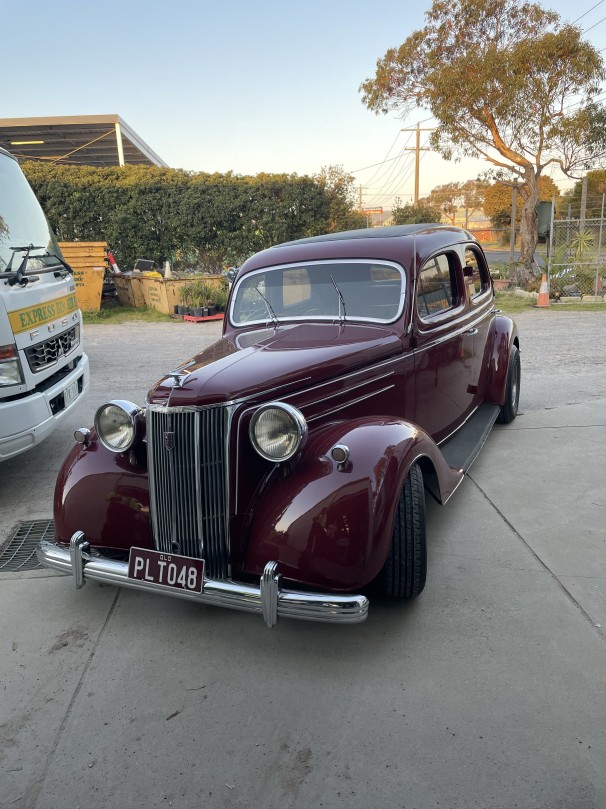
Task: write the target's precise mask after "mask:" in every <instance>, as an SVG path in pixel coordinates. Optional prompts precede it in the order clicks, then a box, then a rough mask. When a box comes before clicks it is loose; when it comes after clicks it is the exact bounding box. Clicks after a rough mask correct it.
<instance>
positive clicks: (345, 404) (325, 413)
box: [307, 385, 395, 422]
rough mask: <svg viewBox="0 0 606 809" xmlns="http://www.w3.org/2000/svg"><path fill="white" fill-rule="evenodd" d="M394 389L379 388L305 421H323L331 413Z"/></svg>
mask: <svg viewBox="0 0 606 809" xmlns="http://www.w3.org/2000/svg"><path fill="white" fill-rule="evenodd" d="M393 388H395V385H387V386H386V387H384V388H380V389H379V390H373V391H371V392H370V393H367V394H365V395H364V396H358V398H357V399H350V400H349V401H347V402H344V403H343V404H342V405H337V406H336V407H332V408H330V409H329V410H325V411H324V412H323V413H318V414H316V415H315V416H310V417H309V418H308V419H307V420H308V421H310V422H311V421H316V419H323V418H325V417H326V416H329V415H330V414H331V413H338V412H339V410H345V408H346V407H351V406H352V405H357V404H359V403H360V402H363V401H365V400H366V399H372V398H373V396H379V394H381V393H386V392H387V391H388V390H392V389H393Z"/></svg>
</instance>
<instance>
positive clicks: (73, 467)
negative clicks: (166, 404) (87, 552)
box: [53, 432, 153, 551]
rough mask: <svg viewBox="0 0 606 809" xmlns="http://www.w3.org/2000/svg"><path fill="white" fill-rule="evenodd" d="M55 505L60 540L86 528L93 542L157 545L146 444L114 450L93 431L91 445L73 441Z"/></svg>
mask: <svg viewBox="0 0 606 809" xmlns="http://www.w3.org/2000/svg"><path fill="white" fill-rule="evenodd" d="M53 510H54V520H55V537H56V540H57V542H60V543H69V540H70V537H71V536H72V534H73V533H74V532H75V531H84V534H85V536H86V539H87V541H88V542H90V544H91V545H92V546H93V547H106V548H113V549H120V550H124V551H127V550H128V549H129V548H130V547H131V545H136V546H138V547H140V548H153V542H152V536H151V525H150V513H149V485H148V481H147V469H146V464H145V447H144V446H139V447H137V448H136V450H134V451H133V452H130V453H125V454H120V453H116V452H110V451H109V450H108V449H106V448H105V447H104V446H103V445H102V444H101V443H100V442H99V441H97V440H95V435H94V432H93V433H92V439H91V441H90V444H89V445H88V446H87V447H84V446H83V445H82V444H75V445H74V447H73V448H72V450H71V452H70V453H69V454H68V456H67V458H66V459H65V461H64V462H63V465H62V467H61V469H60V471H59V475H58V477H57V482H56V484H55V497H54V509H53Z"/></svg>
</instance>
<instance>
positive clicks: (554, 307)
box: [495, 292, 606, 315]
mask: <svg viewBox="0 0 606 809" xmlns="http://www.w3.org/2000/svg"><path fill="white" fill-rule="evenodd" d="M495 303H496V306H497V308H498V309H502V310H503V312H505V313H506V314H508V315H515V313H516V312H525V311H526V310H527V309H536V301H534V300H532V299H531V298H519V297H518V296H517V295H512V294H511V293H510V292H497V293H495ZM549 311H552V312H606V303H580V302H579V303H555V302H554V301H551V305H550V307H549Z"/></svg>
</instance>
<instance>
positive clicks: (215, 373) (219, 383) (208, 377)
mask: <svg viewBox="0 0 606 809" xmlns="http://www.w3.org/2000/svg"><path fill="white" fill-rule="evenodd" d="M401 351H402V341H401V340H400V337H399V336H398V335H397V334H396V333H395V332H394V331H392V330H391V329H390V328H389V327H385V326H374V325H362V324H350V323H346V324H341V325H339V324H335V323H313V324H294V325H285V326H279V327H278V328H275V329H273V328H272V329H256V330H254V331H248V332H241V333H238V334H237V335H235V336H233V335H232V336H230V337H224V338H223V339H221V340H219V341H218V342H216V343H214V344H213V345H211V346H210V347H209V348H207V349H206V350H205V351H203V352H202V353H200V354H197V355H196V356H194V357H192V358H191V359H190V360H188V361H187V362H185V363H182V364H181V365H180V366H178V368H177V369H176V370H175V371H173V372H171V374H168V375H167V376H165V377H164V378H163V379H161V380H160V381H159V382H157V383H156V384H155V385H154V387H153V388H151V390H150V391H149V393H148V402H149V403H150V404H162V405H169V406H174V407H184V406H188V405H210V404H222V403H225V402H230V401H234V400H237V399H254V398H255V397H256V396H260V397H261V396H263V397H267V396H271V397H272V398H273V397H276V398H279V397H280V396H282V395H285V394H286V393H289V392H292V391H294V390H297V389H299V388H301V387H303V386H305V387H307V386H309V385H312V384H316V383H318V382H321V381H323V380H326V379H330V378H331V377H334V376H337V375H341V374H344V373H347V372H349V371H353V370H356V369H358V368H360V367H363V366H364V365H369V364H372V363H375V362H377V361H379V360H382V359H385V358H387V357H390V356H393V355H395V354H398V353H400V352H401Z"/></svg>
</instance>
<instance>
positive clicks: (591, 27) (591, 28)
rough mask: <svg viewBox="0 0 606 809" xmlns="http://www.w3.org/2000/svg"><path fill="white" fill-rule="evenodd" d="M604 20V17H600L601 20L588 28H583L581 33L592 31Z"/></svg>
mask: <svg viewBox="0 0 606 809" xmlns="http://www.w3.org/2000/svg"><path fill="white" fill-rule="evenodd" d="M604 20H606V17H602V19H601V20H598V21H597V22H595V23H594V24H593V25H592V26H590V27H589V28H585V30H584V31H583V33H584V34H586V33H587V32H588V31H591V30H593V29H594V28H595V27H596V25H599V24H600V23H601V22H604Z"/></svg>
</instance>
